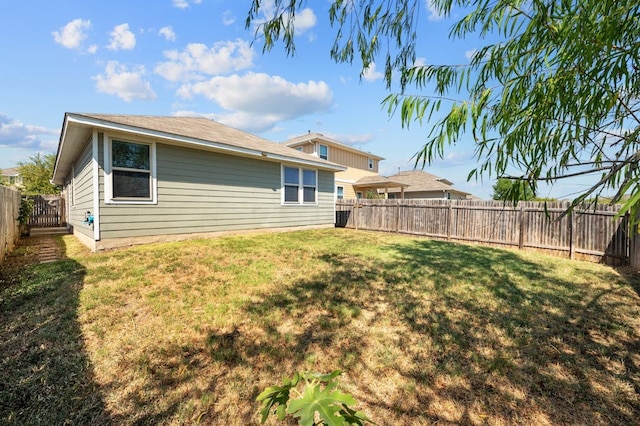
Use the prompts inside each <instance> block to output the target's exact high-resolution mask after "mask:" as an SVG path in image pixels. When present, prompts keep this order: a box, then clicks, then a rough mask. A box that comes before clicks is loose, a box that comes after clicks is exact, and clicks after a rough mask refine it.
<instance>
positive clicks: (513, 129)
mask: <svg viewBox="0 0 640 426" xmlns="http://www.w3.org/2000/svg"><path fill="white" fill-rule="evenodd" d="M310 3H311V2H308V1H305V0H269V1H265V0H253V1H252V2H251V6H250V9H249V12H248V16H247V20H246V24H247V27H249V26H251V25H255V24H257V27H256V28H257V31H256V35H257V37H261V38H262V40H263V42H264V50H265V51H268V50H269V49H271V48H272V47H273V46H274V45H275V43H276V42H277V41H282V42H283V43H284V45H285V49H286V51H287V53H289V54H294V53H295V44H294V38H295V37H294V36H295V31H294V29H295V23H296V19H295V18H296V13H297V12H301V11H302V9H303V8H304V7H306V5H307V4H310ZM314 4H315V3H314ZM325 4H326V5H327V6H328V17H329V20H330V22H331V24H332V26H333V30H334V35H335V38H334V43H333V46H332V48H331V50H330V52H329V54H330V55H331V57H332V58H333V60H334V61H336V62H339V63H352V62H354V61H355V62H357V63H359V65H361V76H363V75H365V73H366V72H367V70H368V69H369V68H370V67H371V65H372V64H374V63H377V65H379V67H378V68H380V69H382V68H384V79H385V81H386V83H387V87H388V88H389V90H392V93H390V94H389V96H388V97H387V98H386V99H385V101H384V102H385V104H386V105H387V107H388V111H389V112H390V113H393V112H396V111H398V112H399V113H400V115H401V119H402V124H403V125H405V126H408V125H409V123H412V122H417V123H418V124H420V125H426V124H428V129H427V131H426V133H427V137H426V142H425V145H424V146H423V147H422V148H421V149H420V150H419V151H418V153H417V160H418V161H417V162H422V164H423V165H425V164H426V163H430V162H432V161H433V160H434V159H435V158H437V157H442V156H444V152H445V149H446V148H447V147H448V146H449V145H453V144H456V143H458V142H459V141H460V140H462V139H466V138H473V139H472V140H473V141H474V142H475V157H476V160H477V163H476V164H477V166H476V167H475V168H474V169H473V170H471V171H470V174H469V178H471V177H474V176H475V177H478V176H480V175H489V176H492V175H493V176H496V177H498V178H500V177H506V178H513V179H519V180H523V181H528V182H529V186H530V187H531V188H532V189H534V192H535V189H536V188H537V185H538V183H540V182H542V183H553V182H556V181H559V180H561V179H565V178H572V177H577V176H587V175H590V176H593V177H594V178H593V182H594V183H593V184H592V185H589V186H586V187H585V189H584V190H583V191H581V192H580V193H579V194H577V197H576V199H574V200H573V201H574V205H576V204H578V203H581V202H582V201H583V200H585V199H587V198H589V197H593V196H597V195H599V194H601V193H608V192H611V191H613V192H614V193H615V195H614V196H613V197H612V201H614V202H617V201H621V200H622V197H623V196H624V194H631V196H630V197H629V198H628V200H627V201H626V202H625V204H624V207H623V211H632V212H638V210H640V167H638V165H639V162H640V72H639V70H640V19H638V16H640V2H638V0H580V1H576V0H534V1H530V0H495V1H488V0H429V1H425V0H395V1H384V0H353V1H346V0H331V1H329V2H326V3H325ZM426 8H428V9H429V10H430V11H431V12H435V13H437V15H438V16H439V17H456V19H457V22H456V23H455V24H454V25H453V26H452V27H451V29H450V32H449V37H450V38H451V39H452V40H456V39H465V38H466V37H469V36H473V37H474V39H475V38H476V37H477V41H476V42H477V44H478V46H477V47H478V49H477V50H476V51H475V54H473V57H472V58H471V60H470V62H469V63H463V64H458V63H455V64H422V63H421V61H418V60H417V59H418V55H417V49H416V46H417V45H418V44H423V43H424V44H426V45H428V44H429V43H430V42H431V39H430V37H429V36H428V34H426V31H425V30H426V29H427V27H426V26H427V25H428V22H425V19H424V17H425V15H426V13H427V11H426V10H425V9H426ZM265 15H266V18H267V19H266V20H265V19H264V17H265ZM383 64H384V65H383ZM396 86H398V89H397V90H395V89H394V87H396ZM394 92H395V93H394ZM439 111H443V112H444V118H439V115H438V114H436V113H437V112H439ZM512 194H514V195H515V194H516V193H515V192H513V193H512ZM632 216H633V217H636V216H635V214H633V215H632Z"/></svg>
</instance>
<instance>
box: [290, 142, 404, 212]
mask: <svg viewBox="0 0 640 426" xmlns="http://www.w3.org/2000/svg"><path fill="white" fill-rule="evenodd" d="M283 145H285V146H288V147H291V148H294V149H296V150H298V151H301V152H305V153H307V154H311V155H314V156H316V157H318V158H320V159H324V160H327V161H330V162H332V163H336V164H340V165H343V166H346V170H343V171H339V172H337V173H336V198H337V199H339V200H340V199H343V198H362V197H366V196H367V192H369V193H374V194H377V191H378V188H387V187H389V185H391V186H394V187H396V188H398V190H400V187H401V186H402V185H401V184H398V183H395V182H391V181H390V180H389V179H386V178H383V177H382V176H380V175H378V166H379V163H380V161H382V160H384V158H382V157H380V156H378V155H374V154H371V153H369V152H365V151H361V150H359V149H356V148H354V147H351V146H349V145H345V144H343V143H342V142H338V141H337V140H335V139H331V138H328V137H326V136H324V135H322V134H320V133H308V134H306V135H302V136H298V137H295V138H293V139H289V140H287V141H285V142H283ZM398 185H400V186H398Z"/></svg>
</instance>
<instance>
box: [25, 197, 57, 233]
mask: <svg viewBox="0 0 640 426" xmlns="http://www.w3.org/2000/svg"><path fill="white" fill-rule="evenodd" d="M29 198H30V199H32V200H33V211H32V212H31V215H30V216H29V222H28V225H29V227H30V228H33V227H56V226H63V225H64V224H65V222H66V218H65V214H64V212H65V206H64V198H62V197H61V196H60V195H58V194H53V195H30V196H29Z"/></svg>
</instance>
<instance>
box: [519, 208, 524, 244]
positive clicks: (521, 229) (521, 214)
mask: <svg viewBox="0 0 640 426" xmlns="http://www.w3.org/2000/svg"><path fill="white" fill-rule="evenodd" d="M518 222H519V223H518V249H520V250H522V249H523V248H524V203H523V202H522V201H521V202H520V212H519V214H518Z"/></svg>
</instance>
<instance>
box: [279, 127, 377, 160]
mask: <svg viewBox="0 0 640 426" xmlns="http://www.w3.org/2000/svg"><path fill="white" fill-rule="evenodd" d="M305 142H307V143H314V142H320V143H322V144H326V145H333V146H337V147H339V148H341V149H344V150H345V151H351V152H355V153H357V154H364V155H366V156H367V157H369V158H373V159H374V160H378V161H381V160H384V157H380V156H379V155H375V154H372V153H370V152H366V151H362V150H360V149H358V148H354V147H352V146H349V145H347V144H345V143H342V142H340V141H337V140H335V139H331V138H330V137H327V136H325V135H323V134H322V133H316V132H312V133H307V134H306V135H301V136H296V137H295V138H291V139H289V140H286V141H284V142H282V144H283V145H285V146H298V145H302V144H303V143H305Z"/></svg>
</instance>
